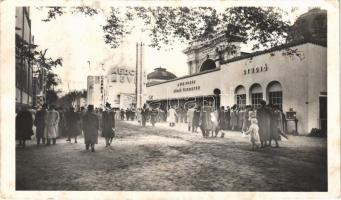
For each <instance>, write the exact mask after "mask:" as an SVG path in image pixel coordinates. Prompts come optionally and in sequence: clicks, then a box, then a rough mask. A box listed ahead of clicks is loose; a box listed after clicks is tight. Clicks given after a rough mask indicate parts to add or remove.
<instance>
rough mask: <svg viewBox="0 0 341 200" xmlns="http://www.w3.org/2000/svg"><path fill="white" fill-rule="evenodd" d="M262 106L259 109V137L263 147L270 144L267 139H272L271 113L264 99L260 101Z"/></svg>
mask: <svg viewBox="0 0 341 200" xmlns="http://www.w3.org/2000/svg"><path fill="white" fill-rule="evenodd" d="M260 104H261V106H260V108H258V109H257V120H258V125H259V139H260V143H261V148H263V147H265V146H268V145H267V141H270V120H271V113H270V111H269V109H268V108H267V106H266V102H265V101H264V100H261V101H260Z"/></svg>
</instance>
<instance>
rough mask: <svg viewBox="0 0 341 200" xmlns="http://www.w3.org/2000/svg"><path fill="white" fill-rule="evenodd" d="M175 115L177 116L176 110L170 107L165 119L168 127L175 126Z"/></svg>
mask: <svg viewBox="0 0 341 200" xmlns="http://www.w3.org/2000/svg"><path fill="white" fill-rule="evenodd" d="M177 116H178V114H177V112H176V111H175V109H174V108H173V107H171V108H170V109H169V110H168V119H167V121H168V123H169V126H170V127H173V126H175V122H176V118H177Z"/></svg>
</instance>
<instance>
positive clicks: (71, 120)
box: [65, 107, 82, 143]
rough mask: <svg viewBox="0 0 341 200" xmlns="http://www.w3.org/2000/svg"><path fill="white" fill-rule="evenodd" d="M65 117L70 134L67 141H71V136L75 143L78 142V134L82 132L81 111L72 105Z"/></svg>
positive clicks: (68, 133)
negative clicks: (77, 110) (76, 110)
mask: <svg viewBox="0 0 341 200" xmlns="http://www.w3.org/2000/svg"><path fill="white" fill-rule="evenodd" d="M65 119H66V127H67V136H68V139H67V140H66V141H69V142H71V138H74V139H75V143H77V136H78V135H80V134H82V127H81V124H82V122H81V116H80V114H79V113H77V112H75V110H74V108H73V107H70V109H69V111H68V112H67V113H66V115H65Z"/></svg>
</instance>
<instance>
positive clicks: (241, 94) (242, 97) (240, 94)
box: [234, 85, 246, 107]
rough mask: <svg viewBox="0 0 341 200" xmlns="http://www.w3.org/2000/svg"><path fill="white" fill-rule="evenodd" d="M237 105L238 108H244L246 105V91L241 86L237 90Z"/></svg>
mask: <svg viewBox="0 0 341 200" xmlns="http://www.w3.org/2000/svg"><path fill="white" fill-rule="evenodd" d="M234 92H235V104H237V106H238V107H243V106H245V105H246V91H245V88H244V86H242V85H239V86H238V87H236V89H235V91H234Z"/></svg>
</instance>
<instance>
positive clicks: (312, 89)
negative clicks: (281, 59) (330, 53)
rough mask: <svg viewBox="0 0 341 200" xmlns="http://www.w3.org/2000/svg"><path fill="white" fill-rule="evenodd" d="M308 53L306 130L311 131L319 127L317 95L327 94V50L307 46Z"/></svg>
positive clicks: (310, 45) (316, 46)
mask: <svg viewBox="0 0 341 200" xmlns="http://www.w3.org/2000/svg"><path fill="white" fill-rule="evenodd" d="M308 51H309V54H308V55H307V60H308V64H307V70H308V76H309V77H308V111H309V113H308V119H309V120H308V122H309V123H308V130H311V129H312V128H319V126H320V122H319V120H320V119H319V95H320V94H321V93H326V92H327V50H326V48H324V47H321V46H318V45H314V44H308ZM309 80H310V81H309Z"/></svg>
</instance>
